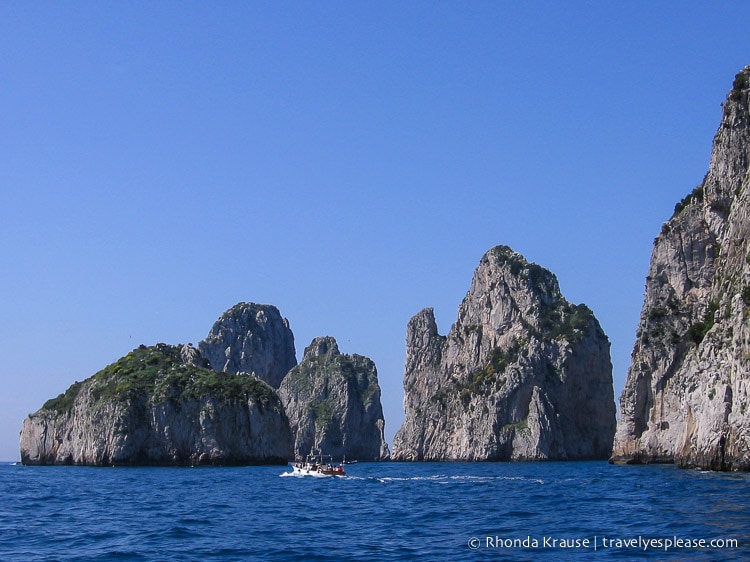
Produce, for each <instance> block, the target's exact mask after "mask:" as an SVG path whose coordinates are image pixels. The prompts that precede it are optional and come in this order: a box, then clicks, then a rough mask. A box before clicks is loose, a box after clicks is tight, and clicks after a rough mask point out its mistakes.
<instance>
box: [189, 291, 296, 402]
mask: <svg viewBox="0 0 750 562" xmlns="http://www.w3.org/2000/svg"><path fill="white" fill-rule="evenodd" d="M198 349H199V350H200V352H201V355H203V357H205V358H206V359H208V361H209V362H210V364H211V368H212V369H215V370H216V371H225V372H227V373H250V374H254V375H255V376H257V377H258V378H259V379H261V380H262V381H265V382H267V383H268V384H270V385H271V386H272V387H273V388H278V387H279V385H280V384H281V381H282V380H283V378H284V377H285V376H286V374H287V373H288V372H289V370H290V369H291V368H292V367H294V366H295V365H296V364H297V357H296V355H295V350H294V334H293V333H292V330H291V328H290V327H289V321H288V320H287V319H286V318H283V317H282V316H281V313H279V310H278V309H277V308H276V307H275V306H272V305H266V304H255V303H239V304H237V305H235V306H233V307H232V308H230V309H229V310H227V311H226V312H225V313H224V314H222V315H221V317H220V318H219V319H218V320H217V321H216V323H215V324H214V325H213V327H212V328H211V331H210V332H209V333H208V336H206V339H205V340H203V341H202V342H200V343H199V344H198Z"/></svg>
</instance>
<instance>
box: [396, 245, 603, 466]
mask: <svg viewBox="0 0 750 562" xmlns="http://www.w3.org/2000/svg"><path fill="white" fill-rule="evenodd" d="M404 390H405V398H404V408H405V410H406V419H405V421H404V425H403V426H402V427H401V429H400V430H399V431H398V433H397V434H396V437H395V440H394V444H393V458H394V459H395V460H409V461H420V460H435V461H436V460H466V461H471V460H482V461H484V460H563V459H568V460H573V459H599V458H607V456H608V455H609V452H610V450H611V445H612V437H613V434H614V431H615V403H614V391H613V387H612V364H611V362H610V356H609V340H608V339H607V336H606V335H605V334H604V332H603V331H602V329H601V327H600V325H599V322H598V321H597V320H596V318H595V317H594V315H593V313H592V312H591V310H589V309H588V308H587V307H586V306H585V305H573V304H570V303H569V302H567V301H566V300H565V299H564V298H563V296H562V295H561V294H560V289H559V286H558V283H557V279H556V277H555V276H554V275H553V274H552V273H550V272H549V271H547V270H545V269H543V268H541V267H540V266H538V265H536V264H532V263H529V262H527V261H526V260H525V259H524V258H523V257H522V256H521V255H520V254H518V253H516V252H514V251H513V250H511V249H510V248H508V247H506V246H498V247H495V248H493V249H491V250H490V251H489V252H487V253H486V254H485V255H484V257H483V258H482V259H481V262H480V264H479V266H478V267H477V269H476V271H475V273H474V278H473V280H472V282H471V288H470V289H469V292H468V294H467V295H466V297H465V298H464V300H463V302H462V303H461V305H460V307H459V310H458V318H457V320H456V322H455V324H454V325H453V326H452V328H451V330H450V332H449V334H448V335H447V336H441V335H439V334H438V329H437V325H436V323H435V317H434V314H433V311H432V309H429V308H428V309H425V310H422V311H421V312H420V313H419V314H417V315H416V316H414V317H413V318H412V319H411V320H410V321H409V324H408V327H407V335H406V369H405V374H404Z"/></svg>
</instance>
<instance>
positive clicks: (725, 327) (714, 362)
mask: <svg viewBox="0 0 750 562" xmlns="http://www.w3.org/2000/svg"><path fill="white" fill-rule="evenodd" d="M749 98H750V67H746V68H745V69H743V70H742V71H741V72H740V73H739V74H737V76H736V77H735V81H734V85H733V87H732V90H731V91H730V92H729V95H728V96H727V99H726V101H725V102H724V104H723V115H722V119H721V124H720V125H719V129H718V131H717V133H716V135H715V137H714V142H713V150H712V153H711V161H710V165H709V170H708V173H707V174H706V176H705V178H704V180H703V182H702V183H701V184H700V185H699V186H698V187H697V188H695V190H693V192H692V193H691V194H689V195H688V196H687V197H686V198H685V199H683V200H682V201H681V202H680V203H678V204H677V206H676V207H675V211H674V215H673V216H672V218H671V219H669V221H667V222H666V223H665V224H664V225H663V226H662V229H661V233H660V234H659V236H658V237H657V238H656V240H655V241H654V248H653V252H652V254H651V265H650V268H649V272H648V277H647V278H646V289H645V298H644V303H643V309H642V311H641V317H640V323H639V326H638V332H637V340H636V343H635V347H634V349H633V354H632V362H631V366H630V369H629V371H628V376H627V380H626V383H625V388H624V390H623V392H622V395H621V397H620V420H619V422H618V427H617V435H616V438H615V443H614V448H613V454H612V460H613V461H614V462H622V463H648V462H670V463H671V462H675V463H677V464H678V465H680V466H684V467H702V468H709V469H716V470H748V469H750V407H749V406H750V398H749V397H748V394H749V393H750V376H749V375H748V373H749V372H750V325H749V321H748V318H750V221H749V219H750V190H748V164H749V162H750V99H749Z"/></svg>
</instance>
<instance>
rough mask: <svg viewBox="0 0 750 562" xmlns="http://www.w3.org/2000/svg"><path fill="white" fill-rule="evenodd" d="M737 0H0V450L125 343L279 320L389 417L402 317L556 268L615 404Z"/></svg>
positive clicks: (729, 48)
mask: <svg viewBox="0 0 750 562" xmlns="http://www.w3.org/2000/svg"><path fill="white" fill-rule="evenodd" d="M749 19H750V4H748V3H747V2H732V1H726V2H720V3H713V2H711V3H710V2H702V3H698V2H627V3H620V2H565V3H563V2H480V1H477V2H377V3H375V2H368V3H366V2H359V3H351V2H319V3H311V2H286V3H278V2H212V3H199V2H158V3H153V2H127V3H124V2H67V3H60V2H3V3H1V4H0V52H1V53H2V56H0V75H2V77H3V78H2V86H0V119H1V121H0V122H1V123H2V131H3V133H2V135H0V193H2V203H1V204H0V257H2V260H3V263H4V267H3V269H2V275H0V290H1V291H2V294H3V295H4V297H3V298H2V300H0V319H1V321H0V342H2V343H1V344H0V345H2V353H3V361H2V362H0V388H1V391H0V460H15V459H17V458H18V456H19V455H18V432H19V430H20V426H21V422H22V420H23V418H24V417H25V416H26V415H27V414H28V413H30V412H33V411H35V410H37V409H38V408H39V407H40V406H41V404H42V403H43V402H44V401H45V400H46V399H48V398H50V397H54V396H56V395H57V394H59V393H60V392H63V391H64V390H65V389H66V388H67V387H68V386H69V385H70V384H71V383H73V382H74V381H76V380H82V379H84V378H86V377H88V376H90V375H92V374H93V373H95V372H96V371H97V370H99V369H100V368H102V367H104V366H105V365H107V364H108V363H111V362H112V361H114V360H116V359H117V358H119V357H120V356H122V355H124V354H126V353H127V352H128V351H130V350H131V349H132V348H134V347H137V346H138V345H139V344H141V343H144V344H149V345H150V344H154V343H157V342H167V343H184V342H193V343H196V342H198V341H199V340H201V339H202V338H204V337H205V336H206V334H207V333H208V330H209V329H210V327H211V325H212V324H213V322H214V321H215V320H216V319H217V318H218V317H219V315H220V314H221V313H222V312H223V311H224V310H226V309H228V308H229V307H231V306H232V305H234V304H236V303H237V302H241V301H252V302H258V303H268V304H274V305H276V306H277V307H278V308H279V309H280V311H281V313H282V314H283V315H284V316H285V317H287V318H288V319H289V321H290V323H291V327H292V330H293V331H294V334H295V340H296V347H297V355H298V358H299V357H301V354H302V351H303V349H304V347H305V346H306V345H308V344H309V343H310V341H311V339H312V338H313V337H315V336H321V335H331V336H334V337H335V338H336V339H337V340H338V342H339V347H340V348H341V350H342V351H343V352H345V353H359V354H362V355H367V356H368V357H370V358H372V359H373V360H374V361H375V362H376V364H377V366H378V371H379V378H380V384H381V387H382V391H383V406H384V411H385V415H386V436H387V438H388V441H389V443H390V442H392V436H393V434H394V433H395V431H396V430H397V429H398V427H399V426H400V425H401V422H402V420H403V412H402V408H401V405H402V401H403V389H402V376H403V361H404V351H405V344H404V339H405V332H406V323H407V321H408V320H409V318H410V317H411V316H412V315H413V314H416V313H417V312H418V311H419V310H421V309H422V308H423V307H426V306H432V307H434V308H435V312H436V316H437V319H438V326H439V330H440V332H441V333H447V332H448V330H449V329H450V326H451V324H452V322H453V321H454V319H455V316H456V310H457V307H458V304H459V303H460V301H461V300H462V298H463V297H464V295H465V294H466V291H467V290H468V287H469V283H470V280H471V276H472V274H473V271H474V268H475V267H476V265H477V264H478V262H479V259H480V258H481V256H482V255H483V254H484V252H485V251H486V250H488V249H489V248H491V247H493V246H495V245H497V244H507V245H509V246H511V247H513V248H514V249H515V250H517V251H519V252H521V253H522V254H524V255H525V256H526V258H527V259H529V260H530V261H533V262H536V263H538V264H540V265H542V266H544V267H546V268H548V269H550V270H551V271H553V272H554V273H555V274H556V275H557V277H558V279H559V281H560V285H561V289H562V291H563V294H564V295H565V296H566V297H567V298H568V299H569V300H571V301H572V302H575V303H582V302H583V303H586V304H587V305H589V306H590V307H591V308H592V309H593V311H594V313H595V314H596V316H597V317H598V318H599V320H600V322H601V324H602V326H603V328H604V330H605V332H606V333H607V335H608V336H609V338H610V340H611V342H612V361H613V365H614V380H615V394H616V396H618V397H619V394H620V391H621V390H622V386H623V383H624V380H625V375H626V372H627V368H628V364H629V358H630V352H631V350H632V346H633V343H634V340H635V330H636V326H637V322H638V316H639V313H640V308H641V304H642V298H643V287H644V283H645V276H646V272H647V269H648V263H649V258H650V252H651V247H652V243H653V239H654V237H655V236H656V235H657V234H658V232H659V229H660V226H661V224H662V222H663V221H665V220H667V219H668V218H669V216H670V215H671V213H672V210H673V208H674V205H675V203H676V202H677V201H679V200H680V199H682V197H684V196H685V195H686V194H687V193H689V192H690V191H691V190H692V189H693V188H694V187H695V186H696V185H697V184H699V183H700V182H701V180H702V178H703V176H704V174H705V172H706V171H707V167H708V161H709V156H710V149H711V141H712V138H713V135H714V133H715V132H716V129H717V127H718V124H719V119H720V115H721V105H720V104H721V102H722V101H723V100H724V98H725V95H726V93H727V92H728V91H729V89H730V88H731V85H732V81H733V78H734V75H735V74H736V72H737V71H739V70H740V69H741V68H742V67H744V66H745V65H747V64H750V52H748V51H749V47H750V41H749V40H748V35H747V27H746V22H747V21H748V20H749Z"/></svg>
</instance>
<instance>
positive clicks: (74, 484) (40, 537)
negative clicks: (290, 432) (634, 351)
mask: <svg viewBox="0 0 750 562" xmlns="http://www.w3.org/2000/svg"><path fill="white" fill-rule="evenodd" d="M282 470H283V469H281V468H280V467H278V466H275V467H232V468H114V469H113V468H103V469H93V468H83V467H23V466H12V465H10V464H5V465H0V498H1V500H0V560H3V561H7V560H10V561H16V560H18V561H21V560H23V561H27V560H36V561H47V560H50V561H51V560H59V559H61V558H64V559H65V560H94V559H122V560H164V561H167V562H169V561H178V560H180V561H182V560H184V561H187V560H191V561H192V560H205V559H210V560H218V561H221V560H274V561H281V560H299V559H305V560H327V561H329V560H354V561H357V560H362V561H365V560H368V561H369V560H374V559H377V560H415V559H424V560H455V561H459V562H462V561H472V562H473V561H475V560H477V557H478V556H479V557H482V558H485V557H487V556H493V557H501V558H502V557H506V558H509V559H532V558H533V559H537V558H545V557H546V558H547V559H549V560H558V559H563V560H565V559H577V558H579V557H580V556H581V555H585V554H590V555H592V556H593V557H594V558H596V559H599V558H603V559H608V558H616V559H624V560H627V559H632V558H636V557H638V558H645V559H653V560H662V559H674V560H682V559H686V558H688V559H691V560H696V559H697V560H735V559H741V558H748V557H750V500H749V499H748V498H750V475H746V474H716V473H705V472H695V471H681V470H678V469H676V468H674V467H669V466H647V467H616V466H611V465H608V464H607V463H604V462H592V463H586V462H584V463H518V464H516V463H476V464H471V463H416V464H410V463H358V464H357V465H353V466H351V467H347V476H346V477H343V478H342V477H326V476H322V477H312V478H308V477H306V476H302V475H296V474H294V473H293V472H290V471H289V469H287V470H286V471H282ZM290 477H292V478H290ZM545 536H554V537H557V538H560V537H565V538H570V539H576V538H580V539H583V538H593V537H599V540H601V537H621V538H625V539H637V538H638V537H651V538H659V537H668V536H678V537H683V538H694V539H701V538H704V539H712V538H722V537H723V538H732V539H737V540H738V541H739V542H740V547H739V548H738V549H726V550H722V549H717V548H712V549H711V548H707V549H688V550H685V549H683V550H672V551H668V552H665V551H663V550H661V551H660V550H658V549H651V550H646V551H635V550H628V549H627V548H619V549H616V548H609V549H604V550H602V549H599V550H597V551H596V553H595V556H594V553H593V552H589V551H585V552H584V551H564V550H561V549H559V548H541V547H539V548H536V549H534V548H532V547H528V548H527V547H525V546H523V545H522V544H518V543H520V542H522V540H526V539H528V540H529V541H530V540H531V539H534V538H536V539H538V540H541V539H543V538H544V537H545ZM474 539H477V540H479V547H478V548H473V546H476V544H474V543H470V541H473V540H474ZM496 539H507V540H510V541H511V543H510V544H511V546H508V547H506V546H498V544H497V543H496V542H495V540H496ZM513 541H515V542H513ZM513 544H516V546H512V545H513ZM476 550H481V551H482V552H481V553H478V552H476Z"/></svg>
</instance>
